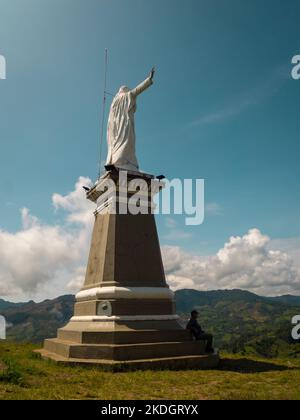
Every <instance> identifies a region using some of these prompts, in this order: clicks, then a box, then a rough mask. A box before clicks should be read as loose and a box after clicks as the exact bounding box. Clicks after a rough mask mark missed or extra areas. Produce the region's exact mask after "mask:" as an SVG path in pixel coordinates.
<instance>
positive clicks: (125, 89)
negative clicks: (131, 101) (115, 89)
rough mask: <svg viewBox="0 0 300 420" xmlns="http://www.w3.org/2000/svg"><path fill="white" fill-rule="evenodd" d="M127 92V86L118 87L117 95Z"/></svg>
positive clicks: (128, 90)
mask: <svg viewBox="0 0 300 420" xmlns="http://www.w3.org/2000/svg"><path fill="white" fill-rule="evenodd" d="M128 92H130V89H129V87H127V86H121V87H120V90H119V93H128Z"/></svg>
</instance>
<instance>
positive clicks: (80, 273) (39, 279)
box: [0, 178, 93, 299]
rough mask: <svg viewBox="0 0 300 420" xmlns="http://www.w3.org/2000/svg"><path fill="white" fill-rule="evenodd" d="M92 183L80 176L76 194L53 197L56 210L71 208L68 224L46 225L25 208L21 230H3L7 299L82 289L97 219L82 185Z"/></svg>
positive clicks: (1, 271) (0, 274)
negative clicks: (93, 225)
mask: <svg viewBox="0 0 300 420" xmlns="http://www.w3.org/2000/svg"><path fill="white" fill-rule="evenodd" d="M90 183H91V181H90V180H89V179H88V178H80V179H79V180H78V182H77V183H76V186H75V190H74V191H73V192H71V193H70V194H68V195H66V196H61V195H59V194H54V195H53V204H54V206H55V208H56V209H57V210H58V209H63V210H65V211H66V217H65V222H64V223H63V224H62V225H46V224H43V223H42V222H41V221H40V220H39V219H38V218H37V217H36V216H33V215H31V214H30V212H29V210H28V209H26V208H24V209H22V210H21V217H22V229H21V230H20V231H18V232H16V233H9V232H6V231H4V230H1V231H0V296H1V297H9V298H12V299H20V298H37V299H38V298H42V297H53V296H57V295H58V294H59V293H64V292H66V291H67V290H71V291H75V290H78V286H79V285H80V283H82V281H83V279H84V270H83V268H82V267H84V266H85V264H86V259H87V252H88V247H89V241H90V232H91V227H92V221H93V211H92V210H93V205H92V203H90V202H88V201H87V200H86V199H85V194H84V191H83V189H82V185H85V184H90ZM72 286H73V287H72Z"/></svg>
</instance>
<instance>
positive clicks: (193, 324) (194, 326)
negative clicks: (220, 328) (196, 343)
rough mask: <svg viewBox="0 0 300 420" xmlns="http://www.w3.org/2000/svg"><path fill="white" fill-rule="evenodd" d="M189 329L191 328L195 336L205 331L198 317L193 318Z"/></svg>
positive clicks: (189, 323)
mask: <svg viewBox="0 0 300 420" xmlns="http://www.w3.org/2000/svg"><path fill="white" fill-rule="evenodd" d="M186 328H187V330H190V331H191V332H192V333H193V334H194V335H195V336H197V335H199V334H203V333H204V331H203V330H202V328H201V325H200V324H199V322H198V321H197V319H194V318H191V319H190V320H189V322H188V324H187V326H186Z"/></svg>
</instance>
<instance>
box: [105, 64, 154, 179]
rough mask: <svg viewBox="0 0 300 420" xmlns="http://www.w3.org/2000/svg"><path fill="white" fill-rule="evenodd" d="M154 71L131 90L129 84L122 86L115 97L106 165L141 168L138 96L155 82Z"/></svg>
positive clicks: (108, 134)
mask: <svg viewBox="0 0 300 420" xmlns="http://www.w3.org/2000/svg"><path fill="white" fill-rule="evenodd" d="M154 73H155V70H154V68H153V69H152V70H151V73H150V75H149V77H148V78H147V79H146V80H145V81H144V82H142V83H141V84H140V85H138V86H137V87H136V88H135V89H132V90H130V89H129V88H128V87H127V86H122V87H121V88H120V90H119V92H118V93H117V95H116V96H115V97H114V99H113V102H112V104H111V107H110V113H109V118H108V127H107V143H108V156H107V161H106V166H107V165H114V166H115V167H117V168H120V169H125V170H128V171H138V170H139V164H138V161H137V158H136V154H135V128H134V113H135V111H136V109H137V106H136V98H137V96H138V95H140V94H141V93H142V92H144V90H146V89H147V88H148V87H150V86H151V85H152V84H153V77H154Z"/></svg>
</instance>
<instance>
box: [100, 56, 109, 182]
mask: <svg viewBox="0 0 300 420" xmlns="http://www.w3.org/2000/svg"><path fill="white" fill-rule="evenodd" d="M107 67H108V52H107V49H105V71H104V89H103V105H102V121H101V139H100V153H99V164H98V179H99V178H100V176H101V162H102V146H103V137H104V118H105V107H106V95H107V93H108V92H107V91H106V85H107Z"/></svg>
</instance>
